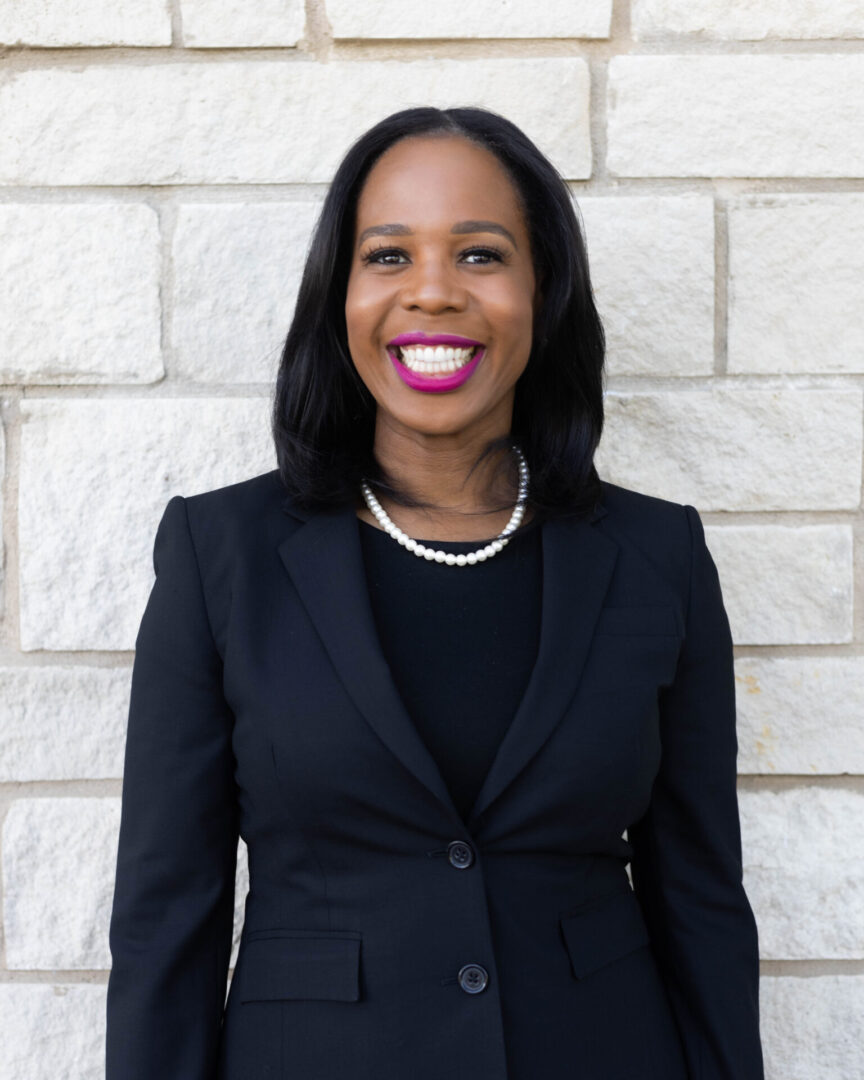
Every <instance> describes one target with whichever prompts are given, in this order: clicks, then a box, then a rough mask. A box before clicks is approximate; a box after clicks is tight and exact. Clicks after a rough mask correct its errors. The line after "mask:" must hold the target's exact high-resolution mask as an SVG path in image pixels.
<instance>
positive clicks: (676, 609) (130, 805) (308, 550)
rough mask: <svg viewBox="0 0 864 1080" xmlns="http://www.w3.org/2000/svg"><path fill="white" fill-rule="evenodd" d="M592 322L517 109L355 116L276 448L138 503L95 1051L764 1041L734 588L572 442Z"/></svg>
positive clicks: (498, 1052)
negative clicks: (233, 474) (145, 508)
mask: <svg viewBox="0 0 864 1080" xmlns="http://www.w3.org/2000/svg"><path fill="white" fill-rule="evenodd" d="M603 353H604V341H603V331H602V327H601V324H600V321H599V318H598V316H597V312H596V310H595V307H594V303H593V299H592V294H591V287H590V281H589V275H588V262H587V258H586V253H585V248H584V244H583V241H582V239H581V235H580V230H579V226H578V224H577V221H576V219H575V216H574V211H573V207H572V202H571V199H570V196H569V193H568V191H567V188H566V186H565V185H564V184H563V182H562V181H561V179H560V177H559V176H558V174H557V173H556V172H555V170H554V169H553V167H552V166H551V165H550V164H549V163H548V161H547V160H546V159H545V158H544V157H543V156H542V155H541V154H540V153H539V151H538V150H537V148H536V147H535V146H534V145H533V144H532V143H531V142H530V141H529V140H528V139H527V138H526V137H525V135H524V134H522V132H520V131H519V130H518V128H516V127H514V125H513V124H511V123H509V122H508V121H507V120H505V119H503V118H501V117H499V116H497V115H495V114H493V113H490V112H487V111H484V110H480V109H471V108H466V109H447V110H443V111H441V110H438V109H431V108H430V109H427V108H420V109H411V110H406V111H404V112H400V113H396V114H395V115H393V116H390V117H388V118H387V119H385V120H384V121H382V122H381V123H380V124H378V125H376V126H375V127H374V128H372V129H371V130H370V131H368V132H367V133H366V134H364V135H363V136H362V137H361V138H360V139H359V140H358V141H357V142H356V143H355V145H354V146H353V147H352V148H351V150H350V151H349V152H348V154H347V156H346V157H345V159H344V161H343V162H342V164H341V165H340V167H339V169H338V171H337V173H336V176H335V179H334V181H333V184H332V185H331V187H330V190H329V193H328V195H327V198H326V200H325V203H324V207H323V210H322V213H321V217H320V220H319V223H318V226H317V229H316V232H315V235H314V238H313V241H312V244H311V247H310V251H309V255H308V259H307V264H306V269H305V274H304V277H303V282H302V286H301V289H300V294H299V298H298V302H297V308H296V313H295V317H294V321H293V323H292V326H291V329H290V332H289V334H288V338H287V341H286V344H285V349H284V352H283V356H282V363H281V367H280V371H279V376H278V382H277V388H276V391H277V392H276V398H275V402H274V411H273V418H274V424H273V431H274V436H275V443H276V450H277V458H278V463H279V467H278V469H274V470H273V471H272V472H269V473H265V474H263V475H261V476H256V477H253V478H251V479H248V480H246V481H243V482H241V483H238V484H233V485H230V486H228V487H224V488H221V489H219V490H217V491H210V492H206V493H204V494H199V495H194V496H191V497H186V498H184V497H182V496H180V495H175V496H174V497H173V498H172V499H171V500H170V501H169V502H168V504H167V506H166V508H165V512H164V515H163V517H162V520H161V522H160V524H159V528H158V531H157V534H156V539H155V548H154V565H155V569H156V574H157V577H156V582H155V584H154V586H153V591H152V593H151V596H150V599H149V601H148V605H147V608H146V610H145V613H144V616H143V619H142V622H141V628H140V631H139V634H138V638H137V642H136V655H135V665H134V669H133V675H132V698H131V708H130V714H129V726H128V735H127V745H126V764H125V775H124V783H123V804H122V819H121V826H120V841H119V853H118V861H117V877H116V888H115V896H114V907H113V912H112V918H111V930H110V945H111V950H112V955H113V963H114V966H113V969H112V972H111V976H110V981H109V985H108V1034H107V1063H108V1068H107V1080H145V1078H146V1080H153V1078H155V1077H158V1078H159V1080H213V1078H219V1080H259V1078H264V1077H267V1078H285V1080H330V1078H334V1080H335V1078H337V1077H338V1078H339V1080H343V1078H345V1077H351V1078H353V1080H381V1078H382V1077H384V1076H392V1077H395V1078H397V1080H402V1078H404V1077H411V1078H412V1080H441V1078H442V1077H448V1078H455V1077H464V1078H466V1080H468V1078H471V1080H473V1078H476V1077H482V1078H483V1080H538V1078H540V1080H565V1078H567V1080H570V1078H572V1077H576V1076H578V1077H579V1078H580V1080H624V1078H627V1080H637V1078H638V1080H757V1078H761V1077H762V1075H763V1073H762V1061H761V1051H760V1043H759V1030H758V949H757V934H756V927H755V923H754V919H753V914H752V911H751V908H750V905H749V903H748V900H747V897H746V895H745V892H744V889H743V887H742V878H741V851H740V833H739V821H738V809H737V801H736V788H735V763H736V749H737V746H736V736H735V700H734V683H733V670H732V641H731V636H730V631H729V624H728V620H727V617H726V613H725V610H724V607H723V601H722V597H721V592H720V586H719V583H718V577H717V572H716V569H715V565H714V563H713V561H712V559H711V556H710V554H709V552H708V549H707V548H706V546H705V540H704V534H703V529H702V524H701V521H700V518H699V515H698V514H697V512H696V510H695V509H694V508H693V507H692V506H689V505H680V504H677V503H674V502H670V501H666V500H663V499H658V498H654V497H650V496H648V495H645V494H641V493H638V492H635V491H630V490H627V489H625V488H622V487H619V486H616V485H613V484H610V483H606V482H603V481H601V480H600V479H599V477H598V476H597V473H596V471H595V468H594V465H593V455H594V451H595V448H596V446H597V442H598V440H599V437H600V432H601V427H602V419H603V409H602V395H603V390H602V375H603ZM625 831H626V838H625V836H624V834H625ZM238 835H239V836H242V837H243V839H244V840H245V842H246V844H247V845H248V856H249V872H250V891H249V894H248V896H247V898H246V909H245V923H244V928H243V935H242V939H241V942H240V947H239V954H238V957H237V963H236V967H235V971H234V976H233V980H232V983H231V988H230V993H229V996H228V1001H227V1005H226V1004H225V989H226V979H227V967H228V962H229V956H230V950H231V934H232V908H233V900H234V895H233V893H234V874H235V858H236V849H237V840H238ZM628 864H629V865H630V868H631V873H632V887H631V882H630V880H629V877H628V872H627V867H628ZM223 1006H224V1009H223Z"/></svg>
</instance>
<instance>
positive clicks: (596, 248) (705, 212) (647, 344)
mask: <svg viewBox="0 0 864 1080" xmlns="http://www.w3.org/2000/svg"><path fill="white" fill-rule="evenodd" d="M577 204H578V207H579V209H580V210H581V212H582V219H583V221H584V225H585V233H586V240H587V244H588V258H589V263H590V268H591V281H592V284H593V286H594V294H595V299H596V302H597V306H598V309H599V311H600V316H601V318H602V319H603V322H604V326H605V329H606V335H607V341H606V345H607V363H608V370H609V374H610V376H614V375H709V374H710V373H711V372H712V370H713V367H714V204H713V202H712V200H711V199H708V198H704V197H701V196H695V197H694V196H689V197H687V198H675V197H669V196H650V197H633V196H630V197H627V196H622V197H618V198H597V197H593V198H592V197H591V196H588V197H582V198H578V197H577Z"/></svg>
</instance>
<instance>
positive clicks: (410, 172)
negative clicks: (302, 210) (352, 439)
mask: <svg viewBox="0 0 864 1080" xmlns="http://www.w3.org/2000/svg"><path fill="white" fill-rule="evenodd" d="M534 305H535V282H534V271H533V267H532V262H531V250H530V240H529V236H528V230H527V225H526V222H525V220H524V218H523V215H522V211H521V209H520V207H519V203H518V201H517V194H516V190H515V188H514V186H513V183H512V181H511V180H510V178H509V176H508V175H507V173H506V172H505V171H504V169H503V167H502V166H501V165H500V164H499V163H498V160H497V159H496V158H495V156H494V155H493V154H491V153H490V152H489V151H488V150H485V149H483V148H481V147H478V146H476V145H474V144H473V143H470V142H468V141H467V140H465V139H462V138H459V137H454V136H435V137H429V136H426V137H422V138H417V137H412V138H406V139H403V140H401V141H400V142H398V143H396V144H395V145H394V146H392V147H390V149H389V150H387V151H386V152H385V153H384V154H383V155H382V156H381V157H380V158H379V159H378V161H377V162H376V163H375V165H374V166H373V168H372V169H371V171H370V173H369V176H368V177H367V179H366V183H365V185H364V187H363V189H362V191H361V193H360V198H359V200H358V205H357V219H356V224H355V230H354V250H353V254H352V262H351V271H350V275H349V280H348V291H347V296H346V302H345V317H346V321H347V327H348V347H349V349H350V352H351V357H352V359H353V361H354V364H355V366H356V368H357V371H358V373H359V375H360V377H361V378H362V380H363V382H364V383H365V384H366V386H367V388H368V389H369V392H370V393H371V394H372V396H373V397H374V398H375V400H376V401H377V403H378V420H379V422H381V421H382V420H383V421H384V422H387V423H389V424H393V425H396V426H397V427H401V428H408V429H410V430H411V431H413V432H416V433H422V434H425V435H444V434H457V433H460V432H465V431H466V430H467V429H472V428H474V429H476V430H477V431H478V432H479V431H481V430H482V432H483V435H484V437H485V438H494V437H496V436H498V435H501V434H506V433H507V432H509V431H510V424H511V419H512V412H513V397H514V387H515V384H516V380H517V379H518V378H519V376H520V375H521V374H522V372H523V371H524V369H525V366H526V364H527V363H528V356H529V354H530V351H531V332H532V326H533V321H534ZM394 339H395V341H394ZM412 339H413V340H414V342H415V343H416V342H419V343H420V344H419V347H418V345H417V344H414V347H413V348H412V347H411V345H412ZM460 339H461V340H460ZM436 343H437V344H436ZM428 348H435V353H434V354H433V353H429V352H427V351H426V350H427V349H428ZM424 368H425V370H424ZM382 414H383V415H382Z"/></svg>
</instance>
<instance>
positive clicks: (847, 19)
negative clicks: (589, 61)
mask: <svg viewBox="0 0 864 1080" xmlns="http://www.w3.org/2000/svg"><path fill="white" fill-rule="evenodd" d="M631 12H632V23H633V35H634V37H636V38H637V39H644V40H650V39H652V38H659V37H665V36H667V35H669V34H694V35H699V37H702V38H707V39H722V38H739V39H742V40H745V41H763V40H765V39H766V38H772V37H777V38H789V39H795V38H861V37H864V3H862V2H861V0H831V2H830V3H827V4H824V3H821V2H820V0H738V2H732V3H730V0H633V5H632V7H631Z"/></svg>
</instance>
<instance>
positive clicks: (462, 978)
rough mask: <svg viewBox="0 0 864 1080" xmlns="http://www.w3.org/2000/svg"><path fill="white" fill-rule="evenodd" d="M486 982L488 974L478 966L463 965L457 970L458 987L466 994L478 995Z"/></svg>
mask: <svg viewBox="0 0 864 1080" xmlns="http://www.w3.org/2000/svg"><path fill="white" fill-rule="evenodd" d="M488 982H489V973H488V971H487V970H486V968H484V967H482V966H481V965H480V964H465V965H463V966H462V967H461V968H460V969H459V985H460V986H461V987H462V989H463V990H464V991H465V993H466V994H479V993H480V991H481V990H485V989H486V984H487V983H488Z"/></svg>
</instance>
